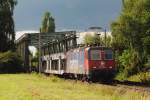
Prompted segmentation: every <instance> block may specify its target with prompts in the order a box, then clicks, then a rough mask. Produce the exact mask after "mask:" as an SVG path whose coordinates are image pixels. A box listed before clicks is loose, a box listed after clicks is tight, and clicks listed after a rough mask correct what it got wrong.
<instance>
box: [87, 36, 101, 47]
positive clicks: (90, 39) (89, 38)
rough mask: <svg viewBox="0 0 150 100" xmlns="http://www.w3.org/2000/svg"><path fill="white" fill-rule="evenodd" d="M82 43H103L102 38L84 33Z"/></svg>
mask: <svg viewBox="0 0 150 100" xmlns="http://www.w3.org/2000/svg"><path fill="white" fill-rule="evenodd" d="M84 44H86V45H94V44H101V45H103V44H104V43H103V41H102V38H100V37H99V36H98V35H96V34H95V35H86V36H85V37H84Z"/></svg>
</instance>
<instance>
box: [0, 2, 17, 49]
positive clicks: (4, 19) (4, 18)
mask: <svg viewBox="0 0 150 100" xmlns="http://www.w3.org/2000/svg"><path fill="white" fill-rule="evenodd" d="M16 4H17V1H16V0H0V52H5V51H7V50H11V49H14V48H15V45H14V40H15V32H14V20H13V11H14V7H15V5H16Z"/></svg>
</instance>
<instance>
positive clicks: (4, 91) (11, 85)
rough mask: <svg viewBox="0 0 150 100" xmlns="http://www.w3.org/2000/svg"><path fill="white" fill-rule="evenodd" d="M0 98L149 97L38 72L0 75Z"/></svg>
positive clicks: (87, 99)
mask: <svg viewBox="0 0 150 100" xmlns="http://www.w3.org/2000/svg"><path fill="white" fill-rule="evenodd" d="M0 79H1V83H0V100H149V98H150V96H149V94H150V93H139V92H136V91H134V90H125V89H122V88H114V87H111V86H105V85H99V84H88V83H82V82H80V81H69V80H64V79H60V78H58V77H55V76H50V77H46V76H43V75H41V74H35V73H34V74H9V75H7V74H5V75H0Z"/></svg>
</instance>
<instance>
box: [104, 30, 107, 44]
mask: <svg viewBox="0 0 150 100" xmlns="http://www.w3.org/2000/svg"><path fill="white" fill-rule="evenodd" d="M104 31H105V36H104V37H105V47H106V46H107V40H106V39H107V34H106V28H105V29H104Z"/></svg>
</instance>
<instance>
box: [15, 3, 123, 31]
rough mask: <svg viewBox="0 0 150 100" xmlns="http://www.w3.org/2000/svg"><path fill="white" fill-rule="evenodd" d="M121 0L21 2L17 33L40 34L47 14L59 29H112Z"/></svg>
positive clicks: (16, 24)
mask: <svg viewBox="0 0 150 100" xmlns="http://www.w3.org/2000/svg"><path fill="white" fill-rule="evenodd" d="M121 1H122V0H18V4H17V6H16V7H15V10H14V20H15V30H16V31H25V30H34V31H38V30H39V28H40V25H41V21H42V16H43V14H44V12H45V11H49V12H51V14H52V16H53V17H54V18H55V24H56V30H57V31H61V30H67V29H68V30H69V29H75V30H86V29H88V28H89V27H91V26H99V27H103V28H107V30H109V29H110V27H109V25H110V23H111V22H113V21H114V20H115V19H116V18H117V16H118V15H119V14H120V11H121V6H122V4H121Z"/></svg>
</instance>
